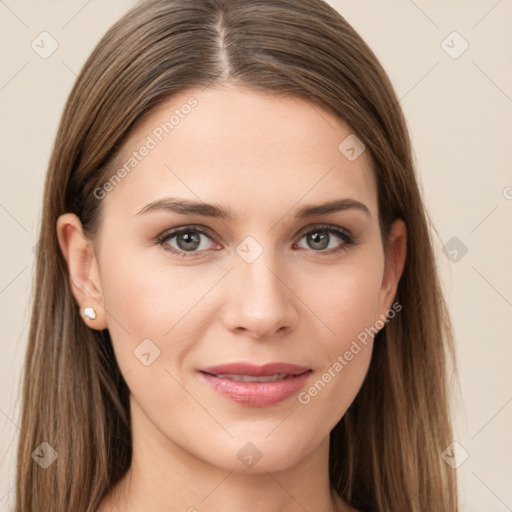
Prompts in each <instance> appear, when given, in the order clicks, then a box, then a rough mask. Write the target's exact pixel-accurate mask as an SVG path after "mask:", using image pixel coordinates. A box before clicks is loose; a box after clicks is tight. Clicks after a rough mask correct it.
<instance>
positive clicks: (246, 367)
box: [199, 362, 310, 377]
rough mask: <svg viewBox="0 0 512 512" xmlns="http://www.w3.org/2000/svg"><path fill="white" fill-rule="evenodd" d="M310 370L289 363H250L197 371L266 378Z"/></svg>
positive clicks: (225, 365)
mask: <svg viewBox="0 0 512 512" xmlns="http://www.w3.org/2000/svg"><path fill="white" fill-rule="evenodd" d="M309 370H310V368H307V367H305V366H299V365H297V364H290V363H279V362H278V363H268V364H264V365H262V366H256V365H254V364H250V363H243V362H239V363H229V364H221V365H218V366H209V367H207V368H201V369H200V370H199V371H201V372H204V373H210V374H212V375H219V374H228V375H250V376H254V377H267V376H271V375H275V374H285V375H300V374H302V373H305V372H307V371H309Z"/></svg>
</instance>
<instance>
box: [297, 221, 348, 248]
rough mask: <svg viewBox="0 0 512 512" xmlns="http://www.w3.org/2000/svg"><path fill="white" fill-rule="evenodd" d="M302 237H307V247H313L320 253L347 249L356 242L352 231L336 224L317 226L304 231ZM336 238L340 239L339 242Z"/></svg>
mask: <svg viewBox="0 0 512 512" xmlns="http://www.w3.org/2000/svg"><path fill="white" fill-rule="evenodd" d="M302 239H305V240H306V244H307V245H308V246H309V247H306V249H307V248H311V249H313V252H317V253H320V254H324V253H328V254H332V253H337V252H339V251H342V250H347V249H348V248H349V247H350V246H351V245H353V244H354V243H355V241H354V238H353V237H352V236H351V235H350V233H348V232H347V231H345V230H344V229H341V228H337V227H334V226H315V228H314V229H311V230H309V231H307V232H306V233H304V234H303V235H302V237H301V240H302ZM336 239H338V243H336ZM340 240H341V243H340Z"/></svg>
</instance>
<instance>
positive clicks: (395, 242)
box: [379, 219, 407, 315]
mask: <svg viewBox="0 0 512 512" xmlns="http://www.w3.org/2000/svg"><path fill="white" fill-rule="evenodd" d="M406 257H407V228H406V226H405V222H404V221H403V220H402V219H397V220H395V222H394V223H393V224H392V226H391V229H390V233H389V238H388V244H387V252H386V255H385V265H384V275H383V278H382V287H381V293H380V300H379V310H380V311H379V312H380V313H381V314H383V315H386V314H387V312H388V311H389V309H390V308H391V306H392V302H393V299H394V297H395V295H396V291H397V289H398V283H399V281H400V278H401V277H402V273H403V270H404V267H405V260H406Z"/></svg>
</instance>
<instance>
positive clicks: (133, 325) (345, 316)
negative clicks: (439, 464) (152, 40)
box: [57, 84, 406, 512]
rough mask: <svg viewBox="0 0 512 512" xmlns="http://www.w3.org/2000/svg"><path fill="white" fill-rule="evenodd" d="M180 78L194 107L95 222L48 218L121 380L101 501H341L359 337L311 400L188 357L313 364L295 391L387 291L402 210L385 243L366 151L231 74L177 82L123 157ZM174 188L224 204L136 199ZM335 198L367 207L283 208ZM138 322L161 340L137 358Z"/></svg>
mask: <svg viewBox="0 0 512 512" xmlns="http://www.w3.org/2000/svg"><path fill="white" fill-rule="evenodd" d="M192 95H193V96H194V98H196V100H197V102H198V103H197V106H196V107H195V108H193V109H192V110H191V112H190V113H189V114H188V115H187V116H184V117H183V119H180V122H179V124H177V125H176V126H175V127H174V129H173V131H172V132H171V133H169V134H166V135H165V136H164V137H163V138H162V141H161V142H159V143H158V145H157V147H155V148H154V149H152V150H151V151H150V152H149V154H148V155H147V156H145V157H144V158H143V159H142V161H140V162H139V163H138V164H137V166H136V167H135V168H134V169H133V171H131V172H130V173H129V174H128V175H127V176H126V177H125V178H124V179H123V180H122V181H121V182H120V183H119V184H118V185H117V186H115V187H114V188H113V189H112V190H111V191H109V192H108V194H106V197H105V198H104V199H103V200H102V204H101V209H102V210H101V212H102V217H101V222H100V227H99V230H98V232H97V233H96V234H95V236H94V238H93V239H89V238H87V237H85V236H84V234H83V232H82V229H81V225H80V221H79V220H78V218H77V217H75V216H74V215H72V214H65V215H62V216H61V217H60V218H59V220H58V223H57V232H58V236H59V242H60V246H61V249H62V253H63V255H64V257H65V259H66V262H67V265H68V270H69V274H70V283H71V286H72V288H73V293H74V295H75V297H76V300H77V303H78V304H79V306H80V307H81V310H83V308H85V307H88V306H92V307H94V308H95V310H96V312H97V318H96V319H94V320H91V319H88V318H84V322H86V323H87V325H88V326H89V327H90V328H91V329H105V328H108V329H109V332H110V335H111V338H112V342H113V346H114V350H115V355H116V358H117V361H118V363H119V366H120V368H121V371H122V372H123V375H124V376H125V379H126V382H127V384H128V387H129V388H130V392H131V396H130V401H131V417H132V429H133V460H132V465H131V467H130V470H129V472H128V474H127V475H126V477H125V478H124V479H123V480H122V481H121V482H120V484H119V485H118V486H117V487H116V489H115V490H114V492H112V493H110V494H109V495H108V496H107V497H106V498H105V500H104V501H103V502H102V504H101V506H100V509H99V510H101V511H107V510H122V511H125V512H138V511H145V510H151V511H154V512H160V511H162V512H163V511H166V512H168V511H189V512H192V511H194V510H198V511H208V512H218V511H221V510H222V511H223V512H230V511H235V510H236V511H239V510H244V511H246V512H251V511H256V510H258V511H261V510H267V511H285V512H292V511H293V512H295V511H299V510H300V511H303V510H315V511H319V512H322V511H325V512H327V511H334V510H340V511H346V510H350V508H349V507H348V506H347V505H346V504H345V503H344V502H343V501H342V500H341V499H340V498H339V497H337V496H333V495H332V494H331V491H330V487H329V477H328V448H329V432H330V431H331V429H332V428H333V427H334V426H335V425H336V423H338V421H339V420H340V418H342V416H343V415H344V413H345V412H346V410H347V409H348V407H349V406H350V404H351V403H352V401H353V400H354V398H355V396H356V394H357V392H358V390H359V389H360V386H361V384H362V382H363V380H364V378H365V376H366V373H367V370H368V366H369V362H370V358H371V351H372V345H373V340H372V339H370V341H369V342H368V344H367V345H366V346H365V347H364V348H363V349H362V350H361V351H360V352H359V353H357V355H355V356H354V357H353V359H352V360H351V361H349V362H348V364H346V366H344V367H343V369H342V371H339V372H337V373H336V374H335V375H336V376H335V377H334V378H332V379H331V380H330V382H329V383H328V384H327V385H326V386H325V387H324V388H323V389H322V390H321V391H320V392H319V393H318V394H317V395H316V396H314V397H312V398H311V400H310V401H309V403H307V404H302V403H300V402H299V400H298V398H297V395H294V396H292V397H291V398H288V399H286V400H285V401H283V402H280V403H278V404H276V405H272V406H268V407H250V406H243V405H240V404H238V403H235V402H233V401H231V400H229V399H227V398H226V397H224V396H222V395H220V394H218V393H216V392H215V391H213V390H212V389H211V388H210V387H209V386H208V385H207V384H206V383H205V381H204V379H203V378H202V376H201V374H199V373H198V369H199V368H201V367H205V366H210V365H216V364H221V363H229V362H235V361H247V362H252V363H253V364H257V365H260V364H265V363H268V362H274V361H280V362H289V363H295V364H299V365H301V366H306V367H308V368H311V369H312V370H313V372H312V374H311V376H310V378H309V380H308V381H307V383H306V384H305V387H304V388H303V389H306V390H307V389H308V388H309V387H310V386H311V385H312V384H313V383H314V382H315V381H317V380H318V379H319V378H320V376H321V375H322V374H323V373H324V372H325V371H326V370H327V369H328V368H329V367H331V368H332V366H333V363H334V362H335V361H336V360H337V357H338V356H339V355H343V354H344V353H345V352H346V351H347V350H349V349H350V346H351V344H352V342H353V341H354V340H355V339H356V338H357V336H358V334H360V333H361V332H362V331H364V329H365V328H368V327H370V326H373V325H375V323H376V321H377V320H378V319H379V318H382V317H381V316H380V315H384V314H385V313H386V311H388V310H389V309H390V308H391V306H392V304H393V299H394V296H395V293H396V288H397V285H398V281H399V279H400V276H401V274H402V271H403V266H404V261H405V256H406V254H405V252H406V250H405V247H406V230H405V225H404V223H403V222H402V221H400V220H397V221H396V222H395V223H394V224H393V226H392V230H391V235H390V238H389V240H386V241H385V244H383V240H382V238H381V232H380V229H379V223H378V207H377V189H376V183H375V179H374V176H373V172H372V167H371V165H372V164H371V159H370V155H369V153H368V152H367V151H365V152H363V153H362V154H361V155H360V156H359V157H358V158H357V159H356V160H354V161H349V160H348V159H347V158H346V157H345V156H344V155H343V154H342V153H341V152H340V151H339V150H338V145H339V144H340V142H341V141H342V140H344V139H345V137H347V136H348V135H349V134H350V133H351V132H350V129H349V127H348V126H347V125H346V123H344V122H343V121H342V120H340V119H339V118H338V117H336V116H334V115H333V114H331V113H330V112H327V111H324V110H321V109H320V108H319V107H318V106H313V105H312V104H310V103H309V102H306V101H304V100H302V99H298V98H291V97H289V98H282V97H281V98H278V97H276V96H271V95H265V94H262V93H256V92H254V91H251V90H248V89H244V88H241V87H239V86H235V85H232V84H225V85H223V86H216V87H214V88H212V87H210V88H208V89H205V90H192V91H186V92H183V93H181V94H180V95H178V96H175V97H173V98H172V99H171V100H169V101H167V102H166V103H165V104H163V105H162V106H160V107H159V108H158V110H156V111H154V112H152V113H151V114H150V115H149V116H148V117H146V118H144V119H143V120H142V122H140V123H139V124H138V125H137V126H135V128H134V129H133V130H132V132H131V133H130V135H129V137H128V139H127V140H126V142H125V143H124V146H123V153H122V155H121V158H120V159H119V161H120V162H123V161H125V160H126V159H127V158H129V156H130V154H131V153H132V152H133V151H135V150H137V149H138V148H139V147H140V146H141V144H142V143H143V142H144V141H145V140H146V139H147V137H148V135H151V133H152V131H153V130H154V128H155V127H156V126H158V125H159V123H160V122H162V121H164V120H166V119H169V117H170V115H172V113H173V112H174V110H175V109H176V108H179V107H180V106H181V105H183V104H184V103H186V101H187V99H188V98H190V97H191V96H192ZM228 184H229V187H228V186H227V185H228ZM171 196H172V197H175V198H181V199H189V200H195V201H199V200H200V201H204V202H206V203H215V204H218V205H221V206H223V207H225V208H229V209H230V210H231V211H232V212H233V213H234V214H236V215H238V218H237V219H236V220H232V221H230V220H222V219H218V218H208V217H201V216H199V215H197V214H194V215H190V214H187V215H179V214H177V213H173V212H170V211H165V210H154V211H150V212H146V213H143V214H138V212H139V211H140V210H141V209H142V208H143V207H145V206H146V205H148V204H150V203H152V202H154V201H156V200H158V199H162V198H165V197H171ZM341 198H351V199H354V200H357V201H360V202H361V203H363V204H364V205H366V207H367V209H368V211H369V214H365V213H364V212H363V211H361V210H358V209H354V208H352V209H347V210H344V211H339V212H334V213H329V214H324V215H320V216H317V217H312V218H308V219H296V218H295V212H296V211H297V210H298V209H299V208H300V207H303V206H305V205H315V204H320V203H324V202H327V201H330V200H334V199H341ZM190 225H195V226H197V225H200V226H202V227H204V228H207V229H208V232H209V234H210V235H202V234H200V233H196V235H197V236H199V237H200V240H201V244H200V246H197V248H196V249H195V251H196V252H195V253H194V255H193V256H192V257H179V256H176V255H174V254H172V253H171V252H170V251H169V250H166V248H165V247H166V244H167V247H169V245H171V247H173V248H174V249H176V250H179V249H180V248H181V252H186V250H184V249H183V247H185V249H186V247H187V246H186V244H184V243H183V240H181V244H179V243H178V238H177V237H174V238H173V239H170V240H167V242H164V243H162V244H159V243H158V242H154V239H155V238H156V237H157V236H158V235H160V234H161V233H163V232H165V231H166V230H169V229H172V228H177V227H183V226H190ZM319 225H320V231H321V227H322V225H328V226H333V227H339V228H343V229H345V230H348V231H349V232H350V233H351V234H352V235H353V236H354V237H355V239H356V243H355V244H354V245H344V244H345V243H344V241H343V240H342V239H341V238H338V236H337V235H335V234H331V235H327V236H329V237H330V238H329V244H328V248H327V249H326V250H327V251H329V250H330V251H332V250H333V249H336V248H339V247H344V250H340V251H338V252H336V253H333V252H331V253H330V254H324V255H322V254H320V253H321V251H322V249H325V246H319V245H315V244H314V242H311V241H310V240H309V238H308V237H307V236H305V235H307V234H308V233H310V232H311V231H315V229H317V230H318V229H319V228H318V226H319ZM321 233H322V232H321ZM324 234H325V232H324ZM246 237H252V238H253V239H254V240H255V241H256V242H257V244H259V247H261V249H262V251H263V252H262V253H261V254H260V255H259V257H257V258H256V259H255V260H254V261H252V262H250V263H249V262H247V261H246V260H245V259H244V258H242V257H241V256H240V255H239V253H237V251H236V249H237V247H239V246H241V247H244V246H243V244H242V245H240V244H241V243H242V242H243V241H244V240H245V239H246ZM252 243H253V242H252ZM251 247H252V248H251V249H250V250H251V251H254V247H257V246H254V245H253V246H251ZM188 254H190V252H189V253H188ZM148 338H149V339H150V340H152V342H153V343H154V344H155V345H156V346H157V347H158V349H159V350H160V355H159V356H158V357H157V358H156V359H155V360H154V361H153V362H152V363H151V364H150V365H149V366H146V365H144V364H142V363H141V361H140V360H139V359H138V358H137V357H135V355H134V350H135V349H136V347H137V346H138V345H139V344H140V343H141V342H142V340H145V339H148ZM247 442H251V443H252V444H253V445H255V446H256V447H257V449H258V450H259V452H260V453H261V455H262V456H261V459H260V460H259V461H258V462H257V463H256V464H255V465H254V466H252V467H246V466H245V465H244V464H243V463H242V462H241V461H240V460H239V459H238V457H237V453H238V452H239V450H240V449H241V448H242V447H243V446H244V445H245V444H246V443H247Z"/></svg>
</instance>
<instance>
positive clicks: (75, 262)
mask: <svg viewBox="0 0 512 512" xmlns="http://www.w3.org/2000/svg"><path fill="white" fill-rule="evenodd" d="M57 237H58V240H59V245H60V250H61V252H62V255H63V256H64V259H65V260H66V265H67V268H68V275H69V283H70V285H71V290H72V292H73V295H74V297H75V299H76V301H77V303H78V306H79V307H80V314H81V316H82V318H83V319H84V322H85V323H86V324H87V325H88V326H89V327H91V328H92V329H97V330H102V329H106V328H107V319H106V315H105V310H104V308H103V295H102V293H101V283H100V278H99V272H98V263H97V261H96V255H95V253H94V246H93V243H92V240H91V239H90V238H88V237H86V236H85V235H84V233H83V230H82V223H81V222H80V219H79V218H78V217H77V216H76V215H75V214H73V213H65V214H64V215H61V216H60V217H59V218H58V220H57ZM88 307H92V308H94V310H95V311H96V318H95V319H91V318H88V317H85V316H84V314H83V312H84V309H85V308H88Z"/></svg>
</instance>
